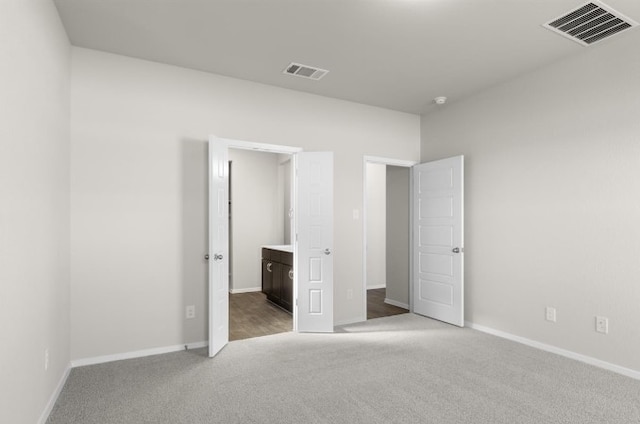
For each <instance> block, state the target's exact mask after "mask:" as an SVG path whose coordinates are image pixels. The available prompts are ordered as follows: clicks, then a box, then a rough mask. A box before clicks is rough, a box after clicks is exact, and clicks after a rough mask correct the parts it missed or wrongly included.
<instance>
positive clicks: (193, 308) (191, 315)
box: [186, 305, 196, 319]
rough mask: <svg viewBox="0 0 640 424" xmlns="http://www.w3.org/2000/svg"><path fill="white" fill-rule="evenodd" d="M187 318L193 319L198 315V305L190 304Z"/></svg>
mask: <svg viewBox="0 0 640 424" xmlns="http://www.w3.org/2000/svg"><path fill="white" fill-rule="evenodd" d="M186 317H187V319H192V318H195V317H196V305H188V306H187V310H186Z"/></svg>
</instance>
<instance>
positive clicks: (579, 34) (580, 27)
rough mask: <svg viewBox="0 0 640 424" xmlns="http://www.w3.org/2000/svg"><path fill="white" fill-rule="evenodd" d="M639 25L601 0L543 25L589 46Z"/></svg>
mask: <svg viewBox="0 0 640 424" xmlns="http://www.w3.org/2000/svg"><path fill="white" fill-rule="evenodd" d="M637 25H638V23H637V22H634V21H633V20H631V19H629V18H627V17H626V16H624V15H623V14H621V13H619V12H617V11H615V10H614V9H612V8H611V7H609V6H607V5H605V4H603V3H601V2H599V1H592V2H589V3H587V4H585V5H583V6H580V7H578V8H577V9H575V10H572V11H571V12H569V13H567V14H565V15H562V16H560V17H558V18H556V19H554V20H553V21H551V22H549V23H548V24H544V25H543V27H545V28H547V29H550V30H551V31H554V32H557V33H558V34H560V35H563V36H565V37H567V38H569V39H571V40H573V41H575V42H576V43H580V44H582V45H583V46H588V45H590V44H593V43H595V42H596V41H601V40H604V39H605V38H609V37H611V36H612V35H614V34H618V33H620V32H622V31H625V30H627V29H629V28H632V27H635V26H637Z"/></svg>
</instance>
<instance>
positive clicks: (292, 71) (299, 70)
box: [284, 62, 329, 80]
mask: <svg viewBox="0 0 640 424" xmlns="http://www.w3.org/2000/svg"><path fill="white" fill-rule="evenodd" d="M284 73H285V74H289V75H295V76H296V77H302V78H309V79H312V80H319V79H320V78H322V77H323V76H325V75H327V74H328V73H329V71H327V70H326V69H320V68H314V67H313V66H307V65H301V64H300V63H293V62H291V63H290V64H289V66H287V68H286V69H285V70H284Z"/></svg>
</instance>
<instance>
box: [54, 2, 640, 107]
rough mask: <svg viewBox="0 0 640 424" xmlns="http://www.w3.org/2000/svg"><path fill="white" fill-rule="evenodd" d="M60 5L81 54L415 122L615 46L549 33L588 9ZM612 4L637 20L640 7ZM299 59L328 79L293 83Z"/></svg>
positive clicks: (540, 5)
mask: <svg viewBox="0 0 640 424" xmlns="http://www.w3.org/2000/svg"><path fill="white" fill-rule="evenodd" d="M55 3H56V5H57V7H58V10H59V12H60V16H61V18H62V21H63V23H64V25H65V28H66V29H67V32H68V34H69V38H70V40H71V42H72V44H73V45H75V46H80V47H86V48H91V49H96V50H102V51H106V52H111V53H117V54H121V55H125V56H131V57H136V58H141V59H146V60H151V61H156V62H161V63H167V64H172V65H177V66H182V67H186V68H192V69H197V70H202V71H207V72H212V73H216V74H221V75H226V76H231V77H235V78H240V79H245V80H250V81H256V82H260V83H264V84H270V85H275V86H279V87H285V88H289V89H293V90H299V91H304V92H309V93H315V94H320V95H323V96H329V97H335V98H339V99H345V100H350V101H354V102H358V103H364V104H369V105H373V106H380V107H384V108H389V109H394V110H400V111H405V112H411V113H424V112H428V111H429V110H431V109H433V108H435V107H436V106H435V105H434V102H433V98H434V97H436V96H447V97H448V98H449V101H453V102H454V101H456V100H458V99H460V98H463V97H465V96H469V95H471V94H473V93H475V92H478V91H480V90H482V89H484V88H486V87H489V86H491V85H494V84H496V83H499V82H501V81H504V80H508V79H510V78H513V77H515V76H517V75H519V74H523V73H526V72H529V71H531V70H534V69H536V68H539V67H542V66H544V65H547V64H549V63H552V62H555V61H558V60H562V59H563V58H564V57H566V56H568V55H574V54H584V53H585V52H587V51H588V50H589V49H596V48H606V46H607V44H608V43H611V42H615V39H616V37H613V38H612V39H610V40H605V41H603V42H601V43H599V44H596V45H594V46H591V47H587V48H585V47H582V46H580V45H578V44H577V43H574V42H572V41H571V40H568V39H565V38H563V37H561V36H559V35H556V34H554V33H552V32H551V31H548V30H546V29H544V28H542V26H541V24H543V23H546V22H548V21H549V20H551V19H553V18H555V17H557V16H559V15H562V14H564V13H565V12H568V11H569V10H571V9H573V8H575V7H577V6H579V5H582V4H583V3H584V1H580V0H577V1H576V0H55ZM606 4H608V5H610V6H612V7H614V8H616V9H618V10H619V11H620V12H622V13H624V14H626V15H628V16H629V17H631V18H632V19H635V20H636V21H640V1H637V0H609V1H607V2H606ZM636 31H639V30H637V29H633V30H630V31H628V33H627V34H621V35H619V36H617V37H625V36H629V33H631V32H636ZM639 32H640V31H639ZM290 62H298V63H303V64H306V65H311V66H317V67H320V68H323V69H328V70H329V71H330V72H329V74H327V76H325V77H324V78H323V79H322V80H320V81H312V80H306V79H302V78H297V77H292V76H288V75H284V74H283V73H282V71H283V70H284V68H285V67H286V66H287V65H288V64H289V63H290Z"/></svg>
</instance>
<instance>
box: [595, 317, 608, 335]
mask: <svg viewBox="0 0 640 424" xmlns="http://www.w3.org/2000/svg"><path fill="white" fill-rule="evenodd" d="M596 331H597V332H598V333H603V334H608V333H609V318H607V317H596Z"/></svg>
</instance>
